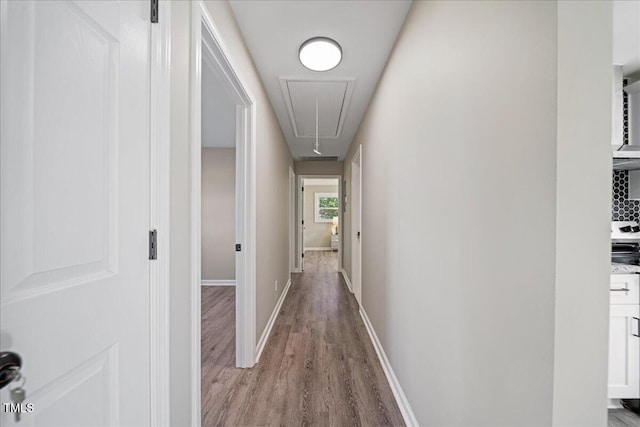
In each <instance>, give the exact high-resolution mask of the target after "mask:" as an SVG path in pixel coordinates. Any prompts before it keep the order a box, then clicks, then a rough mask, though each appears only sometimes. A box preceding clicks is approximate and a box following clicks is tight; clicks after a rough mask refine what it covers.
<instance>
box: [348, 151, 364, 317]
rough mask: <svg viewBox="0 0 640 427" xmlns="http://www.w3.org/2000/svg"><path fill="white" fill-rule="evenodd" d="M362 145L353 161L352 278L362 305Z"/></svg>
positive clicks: (357, 298) (355, 293)
mask: <svg viewBox="0 0 640 427" xmlns="http://www.w3.org/2000/svg"><path fill="white" fill-rule="evenodd" d="M361 159H362V147H360V148H358V151H356V154H355V155H354V156H353V160H352V161H351V280H352V285H353V294H354V295H355V297H356V300H357V301H358V304H360V305H362V261H361V257H362V255H361V254H362V252H361V248H362V244H361V233H360V229H361V227H362V213H361V210H362V184H361V183H362V173H361V170H362V169H361V164H362V162H361Z"/></svg>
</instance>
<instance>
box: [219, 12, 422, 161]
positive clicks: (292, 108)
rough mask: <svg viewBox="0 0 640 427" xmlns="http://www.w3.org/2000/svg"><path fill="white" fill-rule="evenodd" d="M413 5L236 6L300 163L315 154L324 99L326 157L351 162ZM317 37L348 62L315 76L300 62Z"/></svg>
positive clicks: (322, 131) (322, 141) (323, 145)
mask: <svg viewBox="0 0 640 427" xmlns="http://www.w3.org/2000/svg"><path fill="white" fill-rule="evenodd" d="M410 6H411V1H405V0H392V1H382V0H368V1H364V0H362V1H339V0H337V1H313V0H304V1H302V0H300V1H271V0H260V1H248V0H236V1H231V7H232V9H233V12H234V14H235V16H236V19H237V21H238V25H239V26H240V30H241V31H242V35H243V36H244V39H245V42H246V43H247V46H248V48H249V51H250V52H251V56H252V57H253V61H254V62H255V64H256V67H257V68H258V72H259V73H260V77H261V79H262V82H263V84H264V86H265V88H266V91H267V94H268V95H269V98H270V100H271V104H272V105H273V108H274V110H275V112H276V115H277V117H278V120H279V122H280V126H281V127H282V130H283V132H284V134H285V136H286V138H287V142H288V143H289V147H290V148H291V153H292V154H293V157H294V158H296V159H297V158H299V157H300V156H313V155H314V154H313V151H312V149H313V143H314V135H315V126H316V124H315V101H316V97H318V103H319V108H318V110H319V114H318V115H319V118H318V121H319V126H318V127H319V133H320V151H321V152H322V156H337V157H338V158H340V159H343V158H344V155H345V154H346V152H347V150H348V149H349V145H350V144H351V141H352V139H353V137H354V135H355V133H356V131H357V130H358V127H359V126H360V121H361V120H362V117H363V115H364V113H365V110H366V108H367V106H368V104H369V100H370V98H371V95H372V94H373V92H374V90H375V87H376V85H377V83H378V80H379V78H380V75H381V73H382V70H383V68H384V66H385V64H386V62H387V59H388V57H389V54H390V52H391V49H392V48H393V44H394V42H395V40H396V37H397V36H398V32H399V31H400V28H401V27H402V24H403V22H404V19H405V17H406V15H407V12H408V11H409V7H410ZM317 36H324V37H330V38H332V39H334V40H336V41H337V42H338V43H339V44H340V45H341V46H342V51H343V58H342V62H341V63H340V65H338V66H337V67H336V68H334V69H333V70H331V71H326V72H314V71H311V70H308V69H306V68H305V67H303V66H302V64H301V63H300V61H299V60H298V49H299V48H300V45H301V44H302V43H303V42H304V41H305V40H307V39H309V38H311V37H317ZM281 79H282V81H281ZM310 80H311V81H310ZM313 81H324V83H321V84H320V83H313ZM328 81H329V82H334V83H328ZM345 82H350V83H345ZM349 84H351V89H352V90H353V92H352V94H351V95H350V99H349V93H348V92H349V88H348V87H347V86H348V85H349ZM322 85H324V86H322ZM292 88H293V90H292ZM322 88H325V89H322ZM286 97H288V98H289V99H287V98H286ZM294 127H295V128H297V131H296V130H295V129H294ZM310 130H311V136H305V135H309V133H310V132H309V131H310ZM296 133H297V134H298V135H299V136H296Z"/></svg>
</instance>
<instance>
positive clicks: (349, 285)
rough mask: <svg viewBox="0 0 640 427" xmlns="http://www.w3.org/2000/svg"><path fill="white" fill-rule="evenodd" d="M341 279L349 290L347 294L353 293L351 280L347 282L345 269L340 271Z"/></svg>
mask: <svg viewBox="0 0 640 427" xmlns="http://www.w3.org/2000/svg"><path fill="white" fill-rule="evenodd" d="M340 272H341V273H342V277H343V278H344V282H345V283H346V284H347V288H349V292H351V293H353V288H352V287H351V280H349V276H347V272H346V271H345V269H344V268H343V269H341V270H340Z"/></svg>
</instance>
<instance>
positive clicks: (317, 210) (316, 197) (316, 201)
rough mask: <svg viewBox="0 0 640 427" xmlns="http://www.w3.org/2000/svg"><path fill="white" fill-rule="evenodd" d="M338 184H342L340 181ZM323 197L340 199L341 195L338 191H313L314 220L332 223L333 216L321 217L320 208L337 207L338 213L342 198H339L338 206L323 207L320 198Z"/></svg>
mask: <svg viewBox="0 0 640 427" xmlns="http://www.w3.org/2000/svg"><path fill="white" fill-rule="evenodd" d="M338 185H340V183H338ZM323 197H324V198H336V199H338V198H339V197H340V196H339V195H338V192H337V191H336V192H335V193H313V220H314V221H315V222H317V223H325V224H332V223H333V218H331V219H324V218H320V209H336V210H337V211H338V213H340V200H338V207H337V208H321V207H320V199H321V198H323Z"/></svg>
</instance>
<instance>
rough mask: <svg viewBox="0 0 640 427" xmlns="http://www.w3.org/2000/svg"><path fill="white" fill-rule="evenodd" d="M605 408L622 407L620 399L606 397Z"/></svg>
mask: <svg viewBox="0 0 640 427" xmlns="http://www.w3.org/2000/svg"><path fill="white" fill-rule="evenodd" d="M607 409H622V403H620V399H607Z"/></svg>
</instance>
